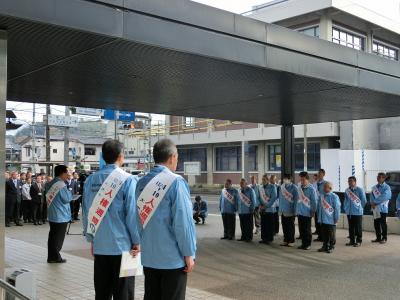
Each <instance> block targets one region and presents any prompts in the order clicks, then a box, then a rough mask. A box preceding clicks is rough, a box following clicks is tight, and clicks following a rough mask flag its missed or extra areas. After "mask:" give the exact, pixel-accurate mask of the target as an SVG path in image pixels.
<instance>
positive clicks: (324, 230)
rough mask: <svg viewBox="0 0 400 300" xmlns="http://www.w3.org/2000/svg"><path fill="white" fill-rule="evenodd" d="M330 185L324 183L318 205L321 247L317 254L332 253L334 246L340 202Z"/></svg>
mask: <svg viewBox="0 0 400 300" xmlns="http://www.w3.org/2000/svg"><path fill="white" fill-rule="evenodd" d="M332 188H333V187H332V183H330V182H325V184H324V188H323V192H322V193H321V194H320V201H321V202H320V204H319V205H318V209H317V210H318V212H317V214H318V222H319V223H320V224H321V236H322V241H323V245H322V248H320V249H318V251H319V252H327V253H332V251H333V249H334V248H335V244H336V224H337V222H338V220H339V217H340V200H339V197H338V195H336V194H335V193H333V192H332Z"/></svg>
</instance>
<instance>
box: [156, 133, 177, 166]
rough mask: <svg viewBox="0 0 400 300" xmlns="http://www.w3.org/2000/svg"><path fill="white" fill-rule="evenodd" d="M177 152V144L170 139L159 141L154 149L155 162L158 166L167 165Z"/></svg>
mask: <svg viewBox="0 0 400 300" xmlns="http://www.w3.org/2000/svg"><path fill="white" fill-rule="evenodd" d="M177 151H178V150H177V149H176V146H175V144H174V143H173V142H172V141H171V140H170V139H162V140H159V141H158V142H157V143H155V144H154V147H153V158H154V162H155V163H156V164H157V163H165V162H166V161H167V160H168V159H169V158H170V157H171V156H172V155H174V154H176V153H177Z"/></svg>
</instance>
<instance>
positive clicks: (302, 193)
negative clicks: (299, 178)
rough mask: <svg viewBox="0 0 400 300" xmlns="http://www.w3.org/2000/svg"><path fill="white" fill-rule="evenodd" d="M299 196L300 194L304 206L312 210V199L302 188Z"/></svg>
mask: <svg viewBox="0 0 400 300" xmlns="http://www.w3.org/2000/svg"><path fill="white" fill-rule="evenodd" d="M299 194H300V197H299V198H300V201H301V202H303V204H304V205H305V206H307V207H308V208H311V201H310V199H309V198H308V197H307V196H306V195H304V192H303V189H302V188H301V186H300V187H299Z"/></svg>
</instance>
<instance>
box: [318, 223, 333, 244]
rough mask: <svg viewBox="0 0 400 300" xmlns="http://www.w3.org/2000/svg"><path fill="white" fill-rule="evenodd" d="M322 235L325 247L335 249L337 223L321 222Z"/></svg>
mask: <svg viewBox="0 0 400 300" xmlns="http://www.w3.org/2000/svg"><path fill="white" fill-rule="evenodd" d="M320 225H321V227H320V228H321V237H322V241H323V248H325V249H333V248H335V244H336V225H330V224H321V223H320Z"/></svg>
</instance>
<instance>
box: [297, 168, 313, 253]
mask: <svg viewBox="0 0 400 300" xmlns="http://www.w3.org/2000/svg"><path fill="white" fill-rule="evenodd" d="M309 178H310V177H309V175H308V173H307V172H300V187H299V201H297V205H296V215H297V219H298V221H299V231H300V236H301V245H300V246H299V247H298V249H302V250H310V248H311V240H312V234H311V220H312V217H313V216H314V215H315V212H316V211H317V194H316V191H315V189H314V187H313V186H312V184H311V183H310V182H309Z"/></svg>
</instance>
